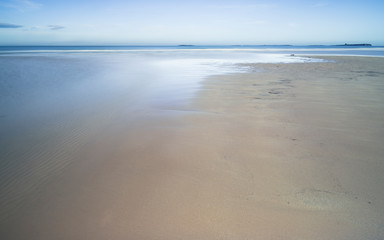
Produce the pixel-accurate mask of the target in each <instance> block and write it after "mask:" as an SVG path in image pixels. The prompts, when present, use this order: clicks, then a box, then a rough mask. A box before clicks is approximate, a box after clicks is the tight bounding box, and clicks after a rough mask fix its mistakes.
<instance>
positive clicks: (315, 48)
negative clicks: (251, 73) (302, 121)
mask: <svg viewBox="0 0 384 240" xmlns="http://www.w3.org/2000/svg"><path fill="white" fill-rule="evenodd" d="M161 50H163V51H171V50H174V51H177V50H192V51H193V50H211V51H213V50H216V51H219V50H221V51H250V52H256V53H282V54H287V53H290V54H336V55H367V56H384V46H334V45H329V46H328V45H303V46H292V45H196V46H194V45H179V46H0V54H5V53H21V52H23V53H27V52H35V53H37V52H39V53H47V52H66V53H71V52H106V51H110V52H111V51H112V52H124V51H161Z"/></svg>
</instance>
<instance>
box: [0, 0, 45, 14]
mask: <svg viewBox="0 0 384 240" xmlns="http://www.w3.org/2000/svg"><path fill="white" fill-rule="evenodd" d="M0 6H3V7H7V8H13V9H16V10H18V11H20V12H26V11H32V10H38V9H40V8H41V7H42V6H43V5H42V4H40V3H37V2H33V1H30V0H8V1H5V2H3V3H0Z"/></svg>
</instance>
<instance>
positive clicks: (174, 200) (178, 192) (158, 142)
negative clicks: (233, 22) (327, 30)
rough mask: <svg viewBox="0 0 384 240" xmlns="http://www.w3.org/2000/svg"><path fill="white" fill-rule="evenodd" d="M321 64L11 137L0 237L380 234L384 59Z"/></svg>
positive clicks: (106, 109)
mask: <svg viewBox="0 0 384 240" xmlns="http://www.w3.org/2000/svg"><path fill="white" fill-rule="evenodd" d="M327 59H330V60H334V61H335V62H331V63H297V64H296V63H295V64H256V65H247V66H248V67H250V69H251V70H252V72H250V73H241V74H228V75H221V76H213V77H210V78H209V79H207V80H206V81H205V83H204V84H203V86H202V88H201V91H200V92H199V93H198V96H197V97H196V98H195V99H194V100H193V102H191V104H190V105H182V104H176V105H173V104H172V103H167V104H165V105H161V106H157V107H156V108H138V109H131V108H129V107H128V104H127V103H126V102H124V101H123V99H125V96H124V95H121V96H117V97H116V98H114V100H113V101H112V100H110V101H109V102H107V103H106V102H104V103H103V104H100V106H98V107H97V108H92V111H85V113H84V114H75V115H74V116H77V118H75V117H74V116H72V117H71V118H70V120H63V121H61V122H55V123H52V124H51V125H48V126H47V125H45V127H44V128H43V127H39V128H35V130H28V131H21V132H20V133H14V132H13V133H8V134H10V135H9V136H8V138H6V139H5V138H4V137H3V138H1V140H2V141H3V143H6V144H4V145H3V146H7V149H6V150H4V151H3V153H6V157H7V159H8V160H9V159H11V160H13V163H10V161H8V162H7V161H5V163H2V164H3V165H4V166H3V165H2V166H1V171H2V172H1V174H2V179H3V180H4V181H3V182H2V183H1V198H0V200H1V216H0V234H1V235H0V238H1V239H39V240H42V239H66V240H67V239H93V240H97V239H118V240H120V239H157V240H160V239H164V240H165V239H167V240H168V239H207V240H208V239H210V240H211V239H228V240H229V239H231V240H232V239H260V240H261V239H262V240H265V239H274V240H276V239H284V240H290V239H292V240H294V239H297V240H298V239H311V240H313V239H336V240H337V239H345V240H347V239H348V240H349V239H372V240H373V239H382V238H384V224H383V221H382V219H383V216H384V192H383V189H384V175H383V174H382V173H383V172H384V161H383V156H384V148H383V147H382V146H383V142H384V125H383V122H384V104H383V103H384V68H383V67H382V66H384V59H383V58H362V57H327ZM243 67H244V66H243ZM181 106H183V107H181ZM127 109H129V111H128V110H127ZM180 113H182V114H180ZM3 132H4V133H7V131H5V130H4V131H3ZM26 133H28V134H26ZM33 140H35V141H37V140H39V141H42V142H44V143H45V145H44V144H43V145H42V144H37V145H33V144H30V142H31V141H33ZM12 141H13V142H12ZM35 148H36V149H35ZM44 149H45V150H44ZM13 150H14V151H13ZM25 155H28V156H29V157H25ZM3 156H4V154H3ZM20 159H29V161H28V162H27V163H26V162H20V163H19V164H15V161H16V162H17V161H20ZM12 172H14V173H16V174H15V175H14V177H13V176H12V175H10V176H7V177H5V175H6V174H12ZM7 181H8V182H7Z"/></svg>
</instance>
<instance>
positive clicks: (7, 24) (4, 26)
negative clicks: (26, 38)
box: [0, 23, 23, 28]
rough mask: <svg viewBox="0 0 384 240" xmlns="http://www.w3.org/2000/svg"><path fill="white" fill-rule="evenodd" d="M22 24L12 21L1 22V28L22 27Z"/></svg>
mask: <svg viewBox="0 0 384 240" xmlns="http://www.w3.org/2000/svg"><path fill="white" fill-rule="evenodd" d="M22 27H23V26H22V25H16V24H11V23H0V28H22Z"/></svg>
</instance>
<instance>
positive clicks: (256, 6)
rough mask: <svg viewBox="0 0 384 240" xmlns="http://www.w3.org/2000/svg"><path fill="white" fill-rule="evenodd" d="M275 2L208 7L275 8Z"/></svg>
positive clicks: (211, 6)
mask: <svg viewBox="0 0 384 240" xmlns="http://www.w3.org/2000/svg"><path fill="white" fill-rule="evenodd" d="M275 7H276V4H273V3H258V4H257V3H256V4H248V5H240V4H233V5H226V4H223V5H208V8H216V9H270V8H275Z"/></svg>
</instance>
